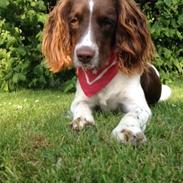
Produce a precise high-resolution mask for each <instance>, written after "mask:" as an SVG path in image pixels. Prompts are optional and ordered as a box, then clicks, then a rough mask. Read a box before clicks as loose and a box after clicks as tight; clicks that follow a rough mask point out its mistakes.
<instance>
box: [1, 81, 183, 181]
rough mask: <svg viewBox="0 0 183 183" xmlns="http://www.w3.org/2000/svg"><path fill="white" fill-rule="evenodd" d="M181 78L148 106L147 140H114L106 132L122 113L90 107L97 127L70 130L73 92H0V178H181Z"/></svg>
mask: <svg viewBox="0 0 183 183" xmlns="http://www.w3.org/2000/svg"><path fill="white" fill-rule="evenodd" d="M182 81H183V78H179V79H176V80H175V81H174V82H172V84H171V87H172V89H173V95H172V97H171V99H170V100H169V101H167V102H163V103H159V104H158V105H156V106H154V107H152V111H153V117H152V120H151V123H150V124H149V126H148V127H147V130H146V136H147V139H148V141H147V143H146V144H145V145H144V146H141V147H132V146H125V145H122V144H117V143H116V142H114V141H112V140H111V139H110V133H111V131H112V129H113V128H114V127H115V125H116V124H117V123H118V122H119V120H120V118H121V116H122V115H121V113H100V112H97V113H95V114H94V115H95V119H96V122H97V125H96V127H88V128H86V129H85V130H83V131H82V132H79V133H78V132H74V131H72V130H71V129H70V128H69V127H68V123H69V122H70V119H69V115H68V110H69V106H70V103H71V101H72V99H73V96H74V94H63V93H62V92H61V91H58V90H57V91H51V90H46V91H44V90H42V91H31V90H24V91H18V92H14V93H0V183H26V182H30V183H47V182H49V183H62V182H65V183H77V182H78V183H90V182H91V183H103V182H106V183H118V182H119V183H121V182H125V183H126V182H127V183H128V182H134V183H146V182H147V183H151V182H152V183H171V182H175V183H182V182H183V82H182Z"/></svg>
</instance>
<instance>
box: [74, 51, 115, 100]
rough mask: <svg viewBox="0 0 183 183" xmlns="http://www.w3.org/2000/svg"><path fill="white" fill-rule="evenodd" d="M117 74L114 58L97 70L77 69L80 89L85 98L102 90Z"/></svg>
mask: <svg viewBox="0 0 183 183" xmlns="http://www.w3.org/2000/svg"><path fill="white" fill-rule="evenodd" d="M117 72H118V66H117V63H116V60H115V56H114V55H113V54H112V56H111V57H110V59H109V62H108V63H107V65H105V67H102V68H100V69H99V70H95V69H88V70H84V69H83V68H81V67H80V68H78V70H77V75H78V79H79V83H80V85H81V88H82V89H83V91H84V93H85V95H86V96H87V97H92V96H93V95H95V94H96V93H98V92H99V91H101V90H102V89H103V88H105V87H106V85H107V84H108V83H109V82H110V81H111V80H112V79H113V78H114V76H115V75H116V74H117Z"/></svg>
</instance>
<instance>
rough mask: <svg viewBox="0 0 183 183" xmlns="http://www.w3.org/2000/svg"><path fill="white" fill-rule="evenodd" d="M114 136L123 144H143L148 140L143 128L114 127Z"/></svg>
mask: <svg viewBox="0 0 183 183" xmlns="http://www.w3.org/2000/svg"><path fill="white" fill-rule="evenodd" d="M112 138H115V139H116V140H117V141H118V142H120V143H123V144H132V145H141V144H144V143H145V142H146V137H145V135H144V133H143V132H142V131H141V130H139V131H132V130H130V129H127V128H124V129H122V130H120V131H119V130H115V129H114V130H113V131H112Z"/></svg>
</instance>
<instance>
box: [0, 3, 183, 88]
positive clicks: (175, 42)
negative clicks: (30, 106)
mask: <svg viewBox="0 0 183 183" xmlns="http://www.w3.org/2000/svg"><path fill="white" fill-rule="evenodd" d="M137 3H139V4H140V6H141V7H142V9H143V11H144V12H145V14H146V15H147V17H148V20H149V27H150V31H151V33H152V37H153V40H154V43H155V46H156V49H157V56H156V62H155V65H156V67H157V68H158V69H159V70H160V72H161V74H162V76H163V79H164V80H167V73H170V72H171V73H176V74H180V75H182V74H183V1H182V0H156V1H155V0H151V1H144V0H137ZM55 4H56V0H55V1H54V0H44V1H43V0H0V90H4V91H13V90H17V89H20V88H48V87H49V88H50V87H54V88H55V87H56V88H57V87H62V88H63V90H64V91H69V90H71V89H73V88H74V81H75V77H74V71H73V70H71V71H65V72H62V73H59V74H52V73H51V72H49V71H48V69H47V68H46V67H45V65H44V62H43V57H42V55H41V52H40V49H41V38H42V30H43V25H44V23H45V21H46V18H47V14H48V12H49V11H50V10H51V9H52V7H53V6H54V5H55Z"/></svg>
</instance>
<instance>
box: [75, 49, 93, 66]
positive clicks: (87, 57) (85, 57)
mask: <svg viewBox="0 0 183 183" xmlns="http://www.w3.org/2000/svg"><path fill="white" fill-rule="evenodd" d="M76 54H77V57H78V60H79V61H80V62H81V63H83V64H87V63H89V62H90V61H91V60H92V58H93V57H94V56H95V50H93V49H92V48H90V47H87V46H85V47H82V48H79V49H78V50H77V51H76Z"/></svg>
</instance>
